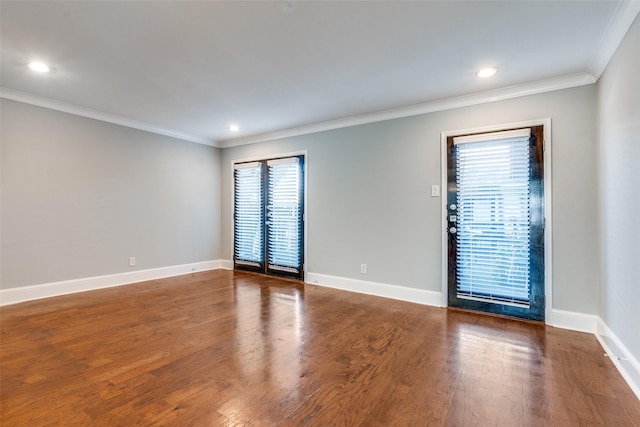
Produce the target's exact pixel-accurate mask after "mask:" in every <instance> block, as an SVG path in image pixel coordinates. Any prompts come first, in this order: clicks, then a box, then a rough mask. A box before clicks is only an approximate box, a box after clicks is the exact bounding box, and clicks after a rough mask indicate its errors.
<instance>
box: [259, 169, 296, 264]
mask: <svg viewBox="0 0 640 427" xmlns="http://www.w3.org/2000/svg"><path fill="white" fill-rule="evenodd" d="M301 173H302V165H301V159H300V158H298V157H291V158H287V159H276V160H269V161H267V174H268V186H267V187H268V192H269V195H268V199H267V200H268V205H267V224H268V227H267V241H268V248H269V250H268V258H269V259H268V261H269V268H270V269H275V270H283V271H289V272H298V271H299V270H300V268H301V254H300V250H301V244H300V239H301V236H302V230H301V227H302V203H301V197H302V179H301V177H302V176H301Z"/></svg>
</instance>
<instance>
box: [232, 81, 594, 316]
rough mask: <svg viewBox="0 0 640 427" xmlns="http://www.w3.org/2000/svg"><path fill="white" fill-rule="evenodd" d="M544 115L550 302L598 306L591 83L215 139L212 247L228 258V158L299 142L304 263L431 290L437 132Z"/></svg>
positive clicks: (435, 262)
mask: <svg viewBox="0 0 640 427" xmlns="http://www.w3.org/2000/svg"><path fill="white" fill-rule="evenodd" d="M547 117H550V118H551V119H552V158H553V170H552V174H553V222H554V223H553V225H554V230H553V263H554V264H553V267H554V270H553V286H554V289H553V306H554V308H557V309H562V310H568V311H575V312H580V313H587V314H596V313H597V312H598V305H599V301H598V298H599V282H598V277H599V274H600V273H599V267H598V266H599V263H598V254H599V250H598V246H597V243H596V242H597V236H598V232H597V226H598V222H597V194H596V193H597V192H596V189H597V176H596V175H597V174H596V173H595V171H596V166H597V161H596V152H597V145H596V142H597V135H596V124H595V123H596V117H597V114H596V87H595V85H589V86H582V87H579V88H573V89H567V90H561V91H556V92H550V93H545V94H540V95H533V96H528V97H522V98H517V99H512V100H506V101H500V102H493V103H487V104H483V105H477V106H472V107H465V108H459V109H454V110H448V111H441V112H437V113H431V114H425V115H420V116H414V117H407V118H402V119H395V120H389V121H385V122H378V123H373V124H367V125H360V126H353V127H349V128H344V129H338V130H331V131H326V132H319V133H315V134H309V135H303V136H296V137H291V138H285V139H279V140H274V141H269V142H264V143H258V144H253V145H246V146H239V147H234V148H228V149H224V150H223V152H222V229H221V236H222V254H221V255H222V257H224V258H225V259H232V252H233V248H232V246H233V237H232V185H233V174H232V164H233V162H234V161H238V160H245V159H256V158H267V157H271V156H277V155H280V154H283V153H290V152H299V151H307V153H308V156H307V179H308V194H307V196H308V206H307V227H308V234H307V236H306V237H307V257H308V258H307V265H306V271H307V272H312V273H319V274H326V275H332V276H339V277H344V278H351V279H360V280H365V281H370V282H377V283H386V284H392V285H399V286H405V287H410V288H416V289H424V290H430V291H436V292H440V291H441V290H442V284H441V277H442V276H441V260H442V257H441V234H440V233H441V230H440V224H441V213H440V212H441V200H440V198H432V197H431V185H432V184H440V176H441V175H440V133H441V132H442V131H452V130H461V129H468V128H474V127H481V126H490V125H497V124H503V123H510V122H520V121H526V120H535V119H542V118H547ZM361 263H366V264H367V266H368V271H367V274H366V275H363V274H360V264H361Z"/></svg>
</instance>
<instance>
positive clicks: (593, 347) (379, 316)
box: [0, 270, 640, 427]
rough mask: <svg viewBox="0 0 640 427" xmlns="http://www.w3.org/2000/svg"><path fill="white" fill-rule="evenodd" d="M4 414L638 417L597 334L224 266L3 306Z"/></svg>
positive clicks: (223, 420)
mask: <svg viewBox="0 0 640 427" xmlns="http://www.w3.org/2000/svg"><path fill="white" fill-rule="evenodd" d="M0 334H1V335H0V340H1V351H0V376H1V378H0V380H1V386H0V424H1V425H2V426H3V427H4V426H7V427H11V426H50V425H53V426H55V425H60V426H72V425H79V426H91V425H96V426H131V425H141V426H147V425H148V426H191V425H193V426H196V425H197V426H199V425H202V426H300V425H306V426H328V425H344V426H351V425H353V426H359V425H362V426H372V427H377V426H380V427H381V426H385V427H386V426H427V425H428V426H450V425H456V426H457V425H460V426H465V425H469V426H476V425H483V426H485V425H486V426H527V427H528V426H554V425H557V426H569V425H606V426H609V425H615V426H635V425H640V401H638V399H637V398H636V397H635V395H634V394H633V392H632V391H631V390H630V388H629V387H628V385H627V384H626V383H625V382H624V380H623V379H622V377H621V376H620V374H619V373H618V372H617V371H616V369H615V367H614V366H613V364H612V362H611V360H609V359H608V358H607V357H605V355H604V351H603V350H602V348H601V347H600V345H599V343H598V342H597V340H596V339H595V337H593V336H592V335H590V334H584V333H578V332H570V331H565V330H560V329H555V328H550V327H545V326H544V325H541V324H536V323H528V322H519V321H514V320H510V319H505V318H499V317H494V316H485V315H480V314H475V313H469V312H464V311H456V310H446V309H439V308H434V307H428V306H422V305H417V304H411V303H406V302H402V301H395V300H389V299H384V298H377V297H372V296H367V295H362V294H354V293H349V292H343V291H339V290H334V289H329V288H323V287H318V286H313V285H304V284H301V283H299V282H295V281H290V280H280V279H277V278H273V277H267V276H262V275H256V274H251V273H244V272H233V271H225V270H214V271H209V272H202V273H195V274H190V275H185V276H180V277H173V278H168V279H162V280H153V281H149V282H144V283H139V284H133V285H127V286H122V287H116V288H109V289H103V290H99V291H92V292H85V293H80V294H74V295H67V296H61V297H56V298H50V299H46V300H40V301H32V302H26V303H22V304H16V305H13V306H7V307H3V308H2V309H1V312H0Z"/></svg>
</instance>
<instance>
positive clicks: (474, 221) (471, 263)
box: [454, 129, 531, 306]
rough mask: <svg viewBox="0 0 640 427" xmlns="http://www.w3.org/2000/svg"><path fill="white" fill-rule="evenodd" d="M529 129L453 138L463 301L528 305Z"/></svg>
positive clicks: (458, 271)
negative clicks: (466, 299) (475, 300)
mask: <svg viewBox="0 0 640 427" xmlns="http://www.w3.org/2000/svg"><path fill="white" fill-rule="evenodd" d="M529 138H530V129H519V130H517V131H506V132H499V133H495V134H484V135H478V136H469V137H457V138H454V144H455V150H456V170H457V171H456V184H457V190H456V191H457V201H458V207H457V212H456V217H457V218H456V219H457V236H456V240H457V245H456V250H457V265H456V276H457V293H458V297H459V298H470V299H480V300H484V301H489V302H493V301H495V302H499V303H502V304H504V303H507V304H515V305H522V306H528V305H529V300H530V271H529V270H530V265H529V263H530V261H529V260H530V241H531V236H530V229H531V227H530V213H529V211H530V192H531V189H530V179H529V178H530V171H531V161H530V155H529Z"/></svg>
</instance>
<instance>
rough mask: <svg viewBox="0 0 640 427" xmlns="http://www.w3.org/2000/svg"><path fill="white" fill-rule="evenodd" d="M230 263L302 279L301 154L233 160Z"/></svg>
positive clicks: (302, 214)
mask: <svg viewBox="0 0 640 427" xmlns="http://www.w3.org/2000/svg"><path fill="white" fill-rule="evenodd" d="M233 206H234V210H233V220H234V231H233V235H234V250H233V260H234V268H236V269H242V270H250V271H256V272H261V273H266V274H273V275H278V276H287V277H292V278H296V279H300V280H302V279H304V270H303V266H304V251H303V248H304V233H303V231H304V225H303V224H304V157H303V156H296V157H287V158H279V159H270V160H263V161H258V162H247V163H237V164H235V165H234V204H233Z"/></svg>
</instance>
